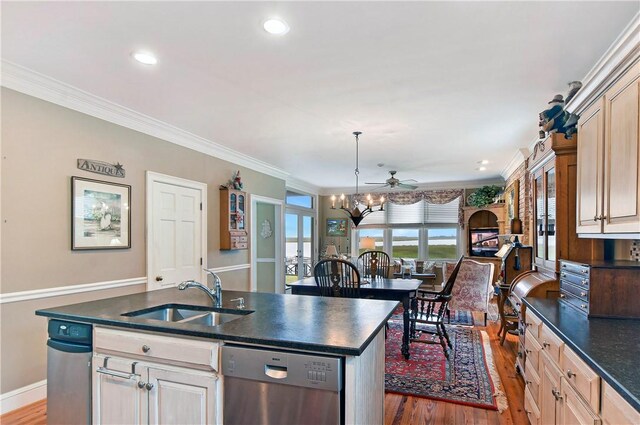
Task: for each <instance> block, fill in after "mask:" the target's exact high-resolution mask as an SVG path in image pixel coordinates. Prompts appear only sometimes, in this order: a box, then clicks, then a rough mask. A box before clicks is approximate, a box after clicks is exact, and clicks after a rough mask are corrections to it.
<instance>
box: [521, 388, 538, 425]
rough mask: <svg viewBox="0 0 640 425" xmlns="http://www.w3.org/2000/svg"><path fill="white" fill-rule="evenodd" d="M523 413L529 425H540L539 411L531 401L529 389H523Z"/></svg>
mask: <svg viewBox="0 0 640 425" xmlns="http://www.w3.org/2000/svg"><path fill="white" fill-rule="evenodd" d="M524 411H525V413H526V414H527V418H529V423H530V424H531V425H540V410H539V409H538V406H537V405H536V403H535V402H534V401H533V397H532V396H531V393H530V392H529V388H525V389H524Z"/></svg>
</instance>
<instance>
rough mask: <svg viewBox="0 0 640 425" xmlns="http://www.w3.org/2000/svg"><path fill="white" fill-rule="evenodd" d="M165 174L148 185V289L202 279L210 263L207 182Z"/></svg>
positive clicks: (153, 179) (152, 179)
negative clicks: (207, 230)
mask: <svg viewBox="0 0 640 425" xmlns="http://www.w3.org/2000/svg"><path fill="white" fill-rule="evenodd" d="M150 174H151V173H150ZM154 175H155V173H154ZM155 176H158V175H155ZM161 177H162V178H153V177H152V178H151V181H150V182H149V183H150V184H148V186H147V193H148V194H150V198H148V200H147V223H148V226H149V227H148V229H147V253H148V263H147V273H148V274H147V289H148V290H155V289H160V288H164V287H169V286H175V285H177V284H178V283H180V282H182V281H184V280H189V279H193V280H197V281H201V280H202V279H203V271H202V269H203V267H205V266H206V265H205V264H204V258H203V257H204V256H205V255H204V253H206V216H205V214H204V211H206V209H205V208H204V205H205V204H206V202H205V199H206V185H205V184H203V183H198V182H189V181H184V180H182V179H177V180H175V178H171V177H169V176H161ZM148 180H149V179H148ZM163 180H164V181H163ZM171 180H173V181H171Z"/></svg>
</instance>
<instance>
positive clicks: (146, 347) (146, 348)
mask: <svg viewBox="0 0 640 425" xmlns="http://www.w3.org/2000/svg"><path fill="white" fill-rule="evenodd" d="M149 351H151V347H149V346H148V345H143V346H142V352H143V353H148V352H149Z"/></svg>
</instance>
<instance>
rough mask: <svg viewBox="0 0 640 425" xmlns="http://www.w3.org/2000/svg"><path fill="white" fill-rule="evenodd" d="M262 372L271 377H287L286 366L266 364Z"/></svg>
mask: <svg viewBox="0 0 640 425" xmlns="http://www.w3.org/2000/svg"><path fill="white" fill-rule="evenodd" d="M264 374H265V375H267V376H268V377H270V378H273V379H287V368H286V367H283V366H274V365H268V364H266V365H264Z"/></svg>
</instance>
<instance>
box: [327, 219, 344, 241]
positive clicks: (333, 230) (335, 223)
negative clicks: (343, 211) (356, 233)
mask: <svg viewBox="0 0 640 425" xmlns="http://www.w3.org/2000/svg"><path fill="white" fill-rule="evenodd" d="M348 229H349V227H348V223H347V219H346V218H328V219H327V236H339V237H344V236H347V231H348Z"/></svg>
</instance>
